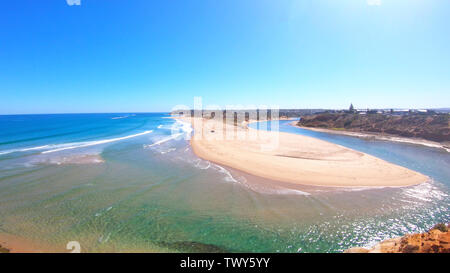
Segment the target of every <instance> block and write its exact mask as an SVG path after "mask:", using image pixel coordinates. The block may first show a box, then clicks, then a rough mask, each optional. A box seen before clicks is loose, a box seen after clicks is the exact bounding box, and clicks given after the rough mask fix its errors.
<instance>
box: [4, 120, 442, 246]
mask: <svg viewBox="0 0 450 273" xmlns="http://www.w3.org/2000/svg"><path fill="white" fill-rule="evenodd" d="M167 117H168V115H167V114H164V113H151V114H143V113H135V114H133V113H129V114H123V113H121V114H76V115H75V114H74V115H69V114H68V115H17V116H0V232H1V233H8V234H12V235H16V236H20V237H24V238H27V239H30V240H33V241H36V242H42V243H43V244H46V245H52V246H54V247H55V248H57V249H60V251H67V250H66V249H65V246H66V243H67V242H68V241H79V242H80V244H81V247H82V251H100V252H101V251H117V252H121V251H183V252H198V251H202V252H205V251H211V252H215V251H224V252H227V251H229V252H243V251H245V252H338V251H342V250H343V249H346V248H349V247H353V246H368V245H371V244H373V243H375V242H377V241H379V240H382V239H386V238H390V237H395V236H400V235H403V234H405V233H408V232H421V231H424V230H426V229H428V228H430V227H431V226H432V225H433V224H434V223H437V222H448V221H450V211H449V201H450V197H449V194H450V157H449V153H448V152H446V151H445V150H442V149H437V148H429V147H424V146H417V145H410V144H402V143H394V142H387V141H369V140H363V139H358V138H354V137H347V136H338V135H330V134H325V133H317V132H312V131H308V130H302V129H299V128H295V127H292V126H289V125H288V123H289V122H287V121H286V122H281V123H280V125H279V130H280V131H285V132H290V133H296V134H305V135H310V136H313V137H317V138H320V139H323V140H327V141H330V142H333V143H338V144H341V145H344V146H347V147H350V148H353V149H355V150H359V151H362V152H366V153H369V154H372V155H375V156H377V157H380V158H382V159H385V160H387V161H390V162H393V163H396V164H399V165H402V166H405V167H408V168H411V169H413V170H417V171H419V172H422V173H424V174H426V175H428V176H430V177H431V178H432V181H431V182H430V183H426V184H422V185H418V186H413V187H406V188H377V189H367V188H356V189H355V188H351V189H350V188H339V189H335V188H323V187H310V186H309V187H308V186H293V185H287V184H280V183H278V184H277V183H275V185H276V186H272V185H273V183H271V181H266V180H264V179H261V178H256V177H253V176H250V175H247V174H245V173H241V172H239V171H236V170H232V169H230V168H227V167H222V166H218V165H216V164H213V163H211V162H208V161H205V160H201V159H199V158H197V157H196V156H195V155H194V154H193V153H192V151H191V148H190V146H189V142H188V140H187V139H186V136H188V135H190V134H191V128H190V126H189V125H188V124H185V123H181V122H179V121H175V120H173V119H169V118H167ZM251 126H257V124H252V125H251Z"/></svg>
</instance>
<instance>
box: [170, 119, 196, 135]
mask: <svg viewBox="0 0 450 273" xmlns="http://www.w3.org/2000/svg"><path fill="white" fill-rule="evenodd" d="M171 129H172V130H174V131H182V132H184V133H186V134H190V133H191V132H192V131H193V129H192V126H191V124H190V123H189V122H184V121H181V120H179V119H177V120H176V122H175V123H174V124H173V125H172V127H171Z"/></svg>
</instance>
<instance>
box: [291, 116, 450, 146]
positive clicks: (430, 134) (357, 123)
mask: <svg viewBox="0 0 450 273" xmlns="http://www.w3.org/2000/svg"><path fill="white" fill-rule="evenodd" d="M297 125H298V126H303V127H311V128H325V129H335V130H346V131H352V132H366V133H381V134H388V135H394V136H400V137H413V138H421V139H426V140H431V141H437V142H441V143H443V142H449V141H450V115H449V114H406V115H390V114H365V115H361V114H357V113H321V114H316V115H311V116H305V117H302V118H301V119H300V121H299V122H298V124H297Z"/></svg>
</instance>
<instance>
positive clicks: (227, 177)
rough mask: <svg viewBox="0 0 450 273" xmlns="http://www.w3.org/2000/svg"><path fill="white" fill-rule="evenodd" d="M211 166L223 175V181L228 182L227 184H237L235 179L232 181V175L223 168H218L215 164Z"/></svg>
mask: <svg viewBox="0 0 450 273" xmlns="http://www.w3.org/2000/svg"><path fill="white" fill-rule="evenodd" d="M213 166H214V167H215V168H217V170H218V171H219V172H221V173H223V174H225V181H228V182H238V181H237V180H236V179H234V177H233V175H231V173H230V172H229V171H228V170H227V169H225V168H224V167H222V166H219V165H217V164H213Z"/></svg>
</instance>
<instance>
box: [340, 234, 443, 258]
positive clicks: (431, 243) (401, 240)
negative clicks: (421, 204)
mask: <svg viewBox="0 0 450 273" xmlns="http://www.w3.org/2000/svg"><path fill="white" fill-rule="evenodd" d="M445 230H446V231H445ZM445 230H444V231H442V230H439V229H437V228H434V229H431V230H430V231H428V232H426V233H419V234H407V235H405V236H403V237H398V238H394V239H389V240H385V241H383V242H381V243H378V244H377V245H375V246H374V247H372V248H370V249H368V248H362V247H354V248H350V249H347V250H346V251H344V252H345V253H450V231H448V229H445Z"/></svg>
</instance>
